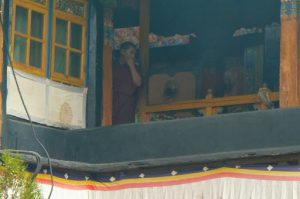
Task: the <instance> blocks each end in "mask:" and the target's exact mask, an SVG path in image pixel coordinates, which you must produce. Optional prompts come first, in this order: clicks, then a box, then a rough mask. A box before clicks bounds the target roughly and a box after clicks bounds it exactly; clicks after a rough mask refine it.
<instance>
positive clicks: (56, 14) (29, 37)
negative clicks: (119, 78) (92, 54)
mask: <svg viewBox="0 0 300 199" xmlns="http://www.w3.org/2000/svg"><path fill="white" fill-rule="evenodd" d="M49 6H53V9H49V8H51V7H49ZM86 9H87V0H54V3H53V4H51V5H50V3H49V1H48V0H28V1H24V0H14V3H13V24H12V45H11V47H12V51H11V53H12V57H13V62H14V65H15V67H16V68H18V69H20V70H23V71H25V72H28V73H32V74H35V75H39V76H45V77H48V78H51V79H53V80H55V81H59V82H63V83H67V84H71V85H75V86H83V85H84V78H85V62H86V60H85V57H86V52H85V51H86V15H87V13H86ZM50 10H51V12H52V10H53V19H52V20H49V13H50V12H49V11H50ZM48 21H53V22H52V23H51V24H49V23H48ZM48 27H51V28H52V30H53V31H52V32H53V33H52V35H51V38H48ZM49 39H52V46H51V47H50V46H47V44H48V40H49ZM47 50H48V51H50V52H51V53H50V52H48V51H47ZM47 54H51V57H49V59H47ZM47 61H49V62H51V64H50V63H49V66H50V65H51V69H49V70H51V74H50V76H47V75H46V74H47V73H46V71H47V65H48V64H47Z"/></svg>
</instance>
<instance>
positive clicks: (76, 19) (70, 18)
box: [51, 0, 87, 87]
mask: <svg viewBox="0 0 300 199" xmlns="http://www.w3.org/2000/svg"><path fill="white" fill-rule="evenodd" d="M76 2H80V3H83V4H84V15H83V16H82V17H81V16H76V15H73V14H70V13H67V12H64V11H61V10H58V9H56V5H54V13H53V39H52V64H51V79H52V80H55V81H58V82H62V83H66V84H70V85H74V86H80V87H82V86H84V81H85V74H86V32H87V23H86V15H87V1H86V0H77V1H76ZM56 18H58V19H61V20H65V21H67V22H68V34H67V44H66V45H61V44H57V43H56ZM71 23H74V24H78V25H80V26H81V27H82V36H81V50H78V49H76V48H71V46H70V45H71V44H70V43H71V38H70V37H71ZM56 47H60V48H63V49H65V50H66V53H67V54H66V75H63V74H61V73H58V72H55V48H56ZM70 52H76V53H80V54H81V66H80V69H81V71H80V78H75V77H71V76H70V75H69V71H70Z"/></svg>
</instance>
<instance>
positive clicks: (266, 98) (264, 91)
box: [257, 83, 273, 109]
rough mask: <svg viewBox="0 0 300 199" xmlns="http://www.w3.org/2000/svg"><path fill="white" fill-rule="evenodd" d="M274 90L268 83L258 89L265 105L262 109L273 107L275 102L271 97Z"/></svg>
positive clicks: (258, 94)
mask: <svg viewBox="0 0 300 199" xmlns="http://www.w3.org/2000/svg"><path fill="white" fill-rule="evenodd" d="M271 93H272V91H271V90H270V89H269V88H268V87H267V84H266V83H264V84H263V86H262V88H260V89H259V90H258V93H257V96H258V97H259V99H260V101H261V102H262V104H263V106H264V107H261V108H262V109H272V108H273V103H272V101H271V98H270V94H271Z"/></svg>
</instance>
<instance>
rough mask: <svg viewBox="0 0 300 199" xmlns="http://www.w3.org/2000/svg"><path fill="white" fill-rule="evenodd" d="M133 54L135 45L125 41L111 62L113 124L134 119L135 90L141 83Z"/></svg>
mask: <svg viewBox="0 0 300 199" xmlns="http://www.w3.org/2000/svg"><path fill="white" fill-rule="evenodd" d="M135 56H136V48H135V45H134V44H132V43H131V42H125V43H123V44H122V45H121V47H120V55H119V58H118V60H117V61H116V62H115V63H114V64H113V115H112V123H113V124H114V125H115V124H126V123H133V122H134V121H135V112H136V104H137V90H138V88H139V87H140V86H141V84H142V78H141V75H140V74H139V72H138V70H137V66H136V63H135V60H136V58H135Z"/></svg>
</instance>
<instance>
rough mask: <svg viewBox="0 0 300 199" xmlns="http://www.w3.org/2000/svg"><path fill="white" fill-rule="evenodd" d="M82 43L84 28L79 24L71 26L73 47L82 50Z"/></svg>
mask: <svg viewBox="0 0 300 199" xmlns="http://www.w3.org/2000/svg"><path fill="white" fill-rule="evenodd" d="M81 42H82V26H81V25H78V24H74V23H72V24H71V47H72V48H77V49H79V50H81Z"/></svg>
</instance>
